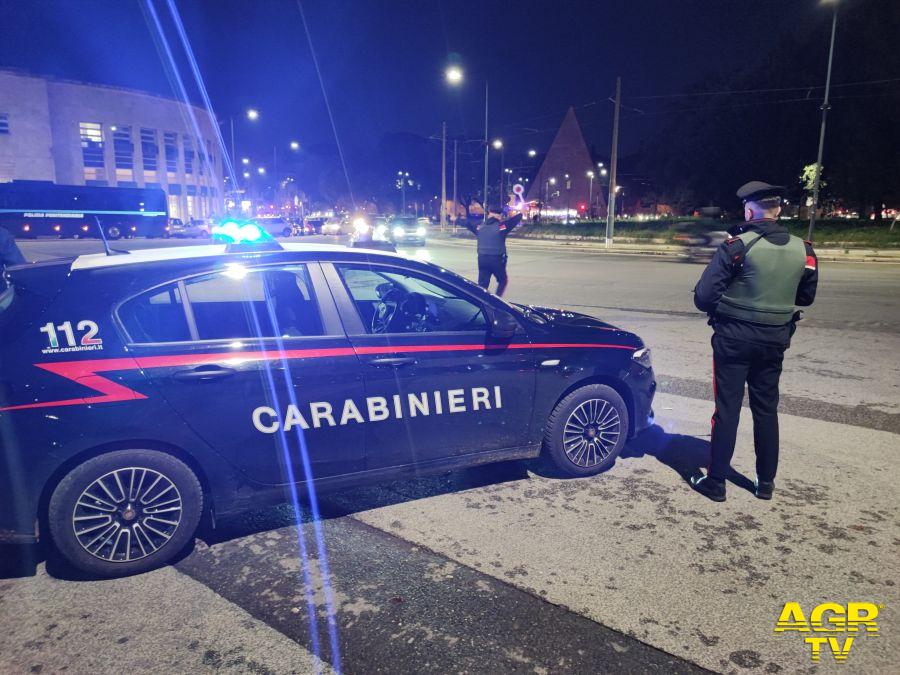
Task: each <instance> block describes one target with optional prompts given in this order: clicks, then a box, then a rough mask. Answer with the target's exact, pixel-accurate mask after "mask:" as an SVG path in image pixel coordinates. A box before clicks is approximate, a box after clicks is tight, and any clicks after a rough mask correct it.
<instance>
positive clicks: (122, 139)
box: [112, 126, 134, 183]
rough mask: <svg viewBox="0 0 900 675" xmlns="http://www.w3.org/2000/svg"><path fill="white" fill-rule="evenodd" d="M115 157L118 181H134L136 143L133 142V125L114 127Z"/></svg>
mask: <svg viewBox="0 0 900 675" xmlns="http://www.w3.org/2000/svg"><path fill="white" fill-rule="evenodd" d="M112 132H113V135H112V138H113V158H114V160H115V166H116V183H132V182H134V143H132V142H131V127H123V126H115V127H113V128H112Z"/></svg>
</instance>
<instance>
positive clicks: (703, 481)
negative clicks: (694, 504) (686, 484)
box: [691, 476, 725, 502]
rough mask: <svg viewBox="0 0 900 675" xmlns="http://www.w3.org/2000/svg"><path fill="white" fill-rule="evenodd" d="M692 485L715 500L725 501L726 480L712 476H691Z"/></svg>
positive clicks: (705, 495)
mask: <svg viewBox="0 0 900 675" xmlns="http://www.w3.org/2000/svg"><path fill="white" fill-rule="evenodd" d="M691 486H692V487H693V488H694V489H695V490H696V491H697V492H699V493H700V494H701V495H703V496H704V497H709V498H710V499H712V500H713V501H714V502H724V501H725V481H724V480H718V479H717V478H712V477H710V476H691Z"/></svg>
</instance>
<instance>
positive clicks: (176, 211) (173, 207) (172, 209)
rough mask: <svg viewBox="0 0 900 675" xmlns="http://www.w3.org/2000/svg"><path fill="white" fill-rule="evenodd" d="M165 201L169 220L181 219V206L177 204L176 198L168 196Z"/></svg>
mask: <svg viewBox="0 0 900 675" xmlns="http://www.w3.org/2000/svg"><path fill="white" fill-rule="evenodd" d="M166 201H167V202H168V204H169V218H179V219H180V218H182V215H181V204H179V202H178V197H176V196H175V195H168V196H167V197H166Z"/></svg>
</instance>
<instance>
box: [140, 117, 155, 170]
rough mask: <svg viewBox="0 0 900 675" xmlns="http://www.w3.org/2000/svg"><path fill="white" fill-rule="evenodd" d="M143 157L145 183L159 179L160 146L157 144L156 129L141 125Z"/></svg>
mask: <svg viewBox="0 0 900 675" xmlns="http://www.w3.org/2000/svg"><path fill="white" fill-rule="evenodd" d="M141 157H142V158H143V159H142V161H143V167H144V183H155V182H156V181H157V177H156V171H157V169H159V146H158V145H157V144H156V129H146V128H144V127H141Z"/></svg>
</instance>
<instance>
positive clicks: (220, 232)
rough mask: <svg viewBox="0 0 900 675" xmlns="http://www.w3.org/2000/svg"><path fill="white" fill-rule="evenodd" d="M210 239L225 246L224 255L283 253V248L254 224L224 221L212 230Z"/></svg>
mask: <svg viewBox="0 0 900 675" xmlns="http://www.w3.org/2000/svg"><path fill="white" fill-rule="evenodd" d="M211 234H212V237H213V239H214V240H218V241H220V242H223V243H224V244H225V251H226V253H251V252H253V251H283V250H284V248H283V247H282V246H281V244H279V243H278V242H277V241H275V239H274V238H273V237H272V235H270V234H269V233H268V232H266V231H265V230H264V229H263V228H261V227H260V226H259V225H257V224H256V223H254V222H252V221H251V222H241V221H238V220H226V221H223V222H222V223H221V224H219V225H216V226H215V227H213V228H212V232H211Z"/></svg>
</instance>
